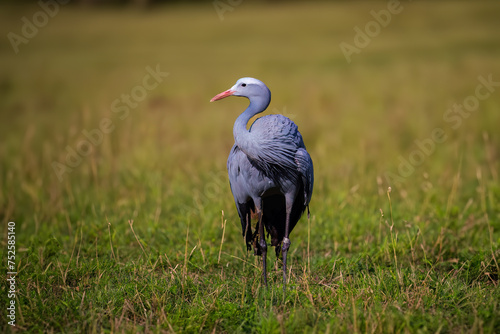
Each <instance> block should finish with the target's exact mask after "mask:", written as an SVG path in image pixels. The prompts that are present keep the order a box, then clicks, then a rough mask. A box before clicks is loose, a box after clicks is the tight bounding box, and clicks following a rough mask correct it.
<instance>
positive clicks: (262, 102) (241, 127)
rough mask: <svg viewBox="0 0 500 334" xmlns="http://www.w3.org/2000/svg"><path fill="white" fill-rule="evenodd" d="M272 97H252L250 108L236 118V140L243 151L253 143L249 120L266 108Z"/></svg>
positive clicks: (234, 131)
mask: <svg viewBox="0 0 500 334" xmlns="http://www.w3.org/2000/svg"><path fill="white" fill-rule="evenodd" d="M269 102H271V97H270V96H266V97H252V98H251V99H250V105H249V106H248V108H247V109H246V110H245V111H244V112H243V113H242V114H241V115H240V116H238V118H237V119H236V121H235V122H234V127H233V136H234V142H235V143H236V145H238V146H239V147H240V148H241V149H242V150H243V151H246V148H247V147H248V146H249V145H251V144H252V134H251V133H250V131H248V130H247V124H248V121H249V120H250V119H251V118H252V117H253V116H255V115H257V114H259V113H261V112H263V111H264V110H266V108H267V106H268V105H269Z"/></svg>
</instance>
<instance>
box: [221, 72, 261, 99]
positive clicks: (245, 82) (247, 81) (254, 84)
mask: <svg viewBox="0 0 500 334" xmlns="http://www.w3.org/2000/svg"><path fill="white" fill-rule="evenodd" d="M230 90H231V91H233V92H234V93H233V95H234V96H243V97H248V98H250V97H252V96H260V97H265V96H269V98H270V95H271V92H270V91H269V88H268V87H267V86H266V84H265V83H263V82H262V81H260V80H258V79H255V78H250V77H245V78H241V79H238V81H236V84H234V86H233V87H231V89H230Z"/></svg>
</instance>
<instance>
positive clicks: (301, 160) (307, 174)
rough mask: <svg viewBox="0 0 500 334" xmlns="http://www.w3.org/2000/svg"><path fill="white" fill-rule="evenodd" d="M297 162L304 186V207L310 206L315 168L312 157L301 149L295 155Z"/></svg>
mask: <svg viewBox="0 0 500 334" xmlns="http://www.w3.org/2000/svg"><path fill="white" fill-rule="evenodd" d="M295 161H296V162H297V166H298V169H299V172H300V175H301V177H302V183H303V184H304V205H306V206H307V205H309V202H310V201H311V196H312V192H313V186H314V168H313V162H312V159H311V156H310V155H309V153H308V152H307V151H306V149H305V148H299V149H298V150H297V154H295Z"/></svg>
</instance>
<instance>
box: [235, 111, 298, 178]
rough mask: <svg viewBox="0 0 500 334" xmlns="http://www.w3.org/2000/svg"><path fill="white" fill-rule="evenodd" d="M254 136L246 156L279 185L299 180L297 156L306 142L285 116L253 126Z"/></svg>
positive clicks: (269, 119) (265, 120) (259, 119)
mask: <svg viewBox="0 0 500 334" xmlns="http://www.w3.org/2000/svg"><path fill="white" fill-rule="evenodd" d="M250 132H252V133H253V134H255V136H254V138H255V140H254V141H253V142H252V143H248V146H247V147H245V153H246V154H247V156H248V157H249V159H250V160H251V161H252V163H254V164H255V165H256V166H257V167H258V168H259V169H261V170H262V171H264V173H266V174H267V175H268V176H269V177H270V178H272V179H273V180H276V181H278V180H279V179H281V178H287V179H290V180H294V179H296V178H297V177H298V170H297V162H296V161H295V156H296V152H297V150H298V149H299V148H304V142H303V140H302V136H301V135H300V132H299V130H298V128H297V125H295V123H294V122H293V121H292V120H290V119H289V118H287V117H285V116H282V115H268V116H264V117H261V118H258V119H257V120H256V121H255V122H254V123H253V124H252V126H251V128H250Z"/></svg>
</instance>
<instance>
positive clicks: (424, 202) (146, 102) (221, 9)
mask: <svg viewBox="0 0 500 334" xmlns="http://www.w3.org/2000/svg"><path fill="white" fill-rule="evenodd" d="M0 6H1V11H0V13H1V14H0V17H1V19H0V27H1V31H2V33H3V36H4V37H3V38H2V39H1V41H0V55H1V59H2V61H1V63H0V119H1V121H0V138H1V146H0V155H1V162H0V184H1V197H0V212H1V213H0V218H1V219H2V221H8V220H12V219H16V220H19V221H23V222H25V223H24V224H23V226H22V227H21V229H23V230H25V231H37V232H38V231H40V230H41V229H40V226H43V225H48V226H52V227H51V229H53V231H56V232H57V233H61V235H71V233H72V231H73V229H74V226H75V224H80V223H83V222H85V221H86V220H90V221H91V222H89V221H87V223H88V224H96V226H104V225H101V224H102V222H103V221H104V219H105V218H104V217H106V216H107V217H109V218H110V219H111V217H112V219H115V220H116V221H126V220H127V219H131V218H133V219H136V220H137V221H139V222H138V223H137V224H139V226H141V224H143V226H144V228H145V229H150V228H151V229H152V231H156V229H157V228H158V229H160V228H162V227H165V226H171V227H172V226H177V225H179V224H180V225H182V226H184V224H187V222H189V221H195V222H196V224H198V225H197V226H199V229H200V231H201V230H202V229H203V228H204V227H206V226H216V225H217V224H219V221H220V211H221V210H226V212H227V215H228V219H229V220H230V221H232V222H235V225H234V228H235V229H238V227H237V222H238V221H237V214H236V211H235V210H234V206H233V203H232V196H231V194H230V190H229V186H228V183H227V177H226V174H225V173H226V172H225V164H226V158H227V154H228V152H229V149H230V148H231V146H232V143H233V138H232V125H233V122H234V120H235V119H236V117H237V116H238V115H239V113H240V112H242V111H243V110H244V109H245V107H246V103H247V102H246V101H244V100H242V99H236V98H235V99H228V100H224V101H223V102H217V103H209V100H210V98H211V97H213V96H214V95H215V94H217V93H219V92H221V91H223V90H225V89H228V88H229V87H231V86H232V85H233V84H234V82H235V81H236V80H237V79H238V78H240V77H244V76H252V77H256V78H259V79H261V80H262V81H264V82H265V83H266V84H267V85H268V86H269V88H270V89H271V91H272V94H273V99H272V102H271V105H270V107H269V110H268V112H271V113H282V114H284V115H286V116H288V117H290V118H291V119H293V120H294V121H295V122H296V123H297V124H298V126H299V129H300V131H301V132H302V135H303V137H304V140H305V142H306V145H307V147H308V150H309V151H310V152H311V156H312V158H313V161H314V164H315V170H316V184H315V195H314V198H313V202H312V209H316V210H317V212H320V213H321V215H319V216H320V217H318V221H317V224H327V223H328V222H330V221H332V220H334V221H339V222H342V221H348V222H349V224H351V225H350V227H349V228H354V229H356V228H360V229H362V228H363V226H366V224H367V222H371V221H376V222H378V219H379V212H378V210H379V208H384V209H386V206H387V196H386V190H387V187H388V186H391V187H392V191H393V193H392V196H393V198H394V200H395V201H398V203H400V208H401V210H400V211H399V213H396V214H397V215H400V216H401V218H404V219H407V220H414V221H416V222H419V221H424V222H425V221H427V220H428V219H431V220H432V219H438V218H439V217H440V215H445V214H450V212H458V213H459V214H464V215H467V210H471V207H470V205H469V206H467V205H466V204H467V203H468V200H469V199H471V198H472V199H474V201H473V203H474V205H477V206H478V207H479V206H481V205H482V204H481V203H483V204H484V203H486V202H488V201H495V200H496V199H498V196H499V190H498V170H499V155H498V154H499V149H500V137H499V133H498V125H499V124H500V116H499V115H500V113H499V106H500V94H499V89H500V86H499V85H498V82H499V81H500V62H499V59H500V58H499V57H500V35H499V34H498V31H500V21H499V20H498V17H500V3H499V2H498V1H400V2H397V1H389V2H388V1H319V2H309V1H308V2H300V1H257V2H254V1H252V2H251V1H229V0H226V1H223V0H221V1H199V2H192V1H153V0H150V1H147V0H136V1H104V0H103V1H99V0H81V1H56V0H52V1H45V2H35V1H16V2H11V3H9V2H2V4H1V5H0ZM479 77H482V78H483V79H485V80H489V79H488V78H490V79H491V80H490V81H493V82H497V84H495V83H492V85H490V87H489V88H487V90H484V88H483V89H482V90H480V92H481V93H483V95H484V94H486V93H490V94H489V95H488V97H487V98H484V99H480V100H479V99H476V101H477V102H478V103H477V105H475V104H474V103H475V102H474V101H475V100H474V99H472V100H470V101H469V100H468V101H469V102H471V103H472V105H471V107H470V108H471V111H470V112H469V111H467V112H463V111H462V112H459V111H456V110H455V111H453V112H451V111H449V110H450V108H452V107H453V105H454V104H463V103H464V101H465V100H466V99H467V98H468V97H470V96H472V97H474V96H476V92H477V87H478V85H480V84H481V82H482V81H481V80H480V79H479ZM483 95H482V96H483ZM435 129H441V130H442V131H443V133H444V135H445V137H446V139H444V140H443V141H442V142H440V143H436V142H435V141H434V139H432V138H433V137H432V136H433V135H432V134H433V131H434V130H435ZM429 138H431V139H432V140H433V142H434V144H435V145H431V146H427V149H422V148H421V147H420V146H418V144H417V143H416V141H419V142H426V143H429ZM429 145H430V144H429ZM415 152H417V153H415ZM419 152H420V153H419ZM481 186H483V188H481ZM485 187H486V188H485ZM478 189H479V190H478ZM481 189H483V190H482V191H483V192H482V193H481ZM484 189H488V190H487V191H486V192H485V191H484ZM481 194H483V195H484V196H483V197H481V196H482V195H481ZM476 199H477V200H476ZM349 208H351V211H348V209H349ZM357 208H363V210H361V212H360V211H359V210H357ZM346 210H347V211H346ZM464 210H465V211H464ZM186 213H187V215H186ZM491 214H492V215H493V217H496V218H498V211H494V212H492V213H491ZM436 217H437V218H436ZM497 224H498V220H497ZM89 226H92V225H89ZM342 226H343V225H342V224H339V225H336V226H335V227H332V228H333V229H339V228H340V229H343V228H346V227H345V226H344V227H342ZM374 226H375V227H373V228H374V229H376V226H378V225H374ZM172 228H173V227H172ZM49 230H50V229H49ZM200 233H201V232H200ZM217 233H218V229H217V230H214V235H216V234H217ZM21 235H27V233H26V234H21ZM234 235H235V236H234V237H235V238H237V237H238V233H236V232H234ZM20 238H23V237H22V236H20ZM203 238H205V237H203ZM209 238H210V237H207V240H210V239H209ZM153 239H154V236H153ZM237 240H239V239H237ZM162 242H165V240H162Z"/></svg>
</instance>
